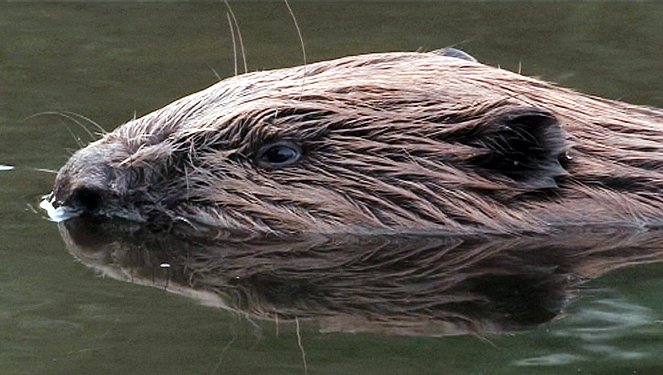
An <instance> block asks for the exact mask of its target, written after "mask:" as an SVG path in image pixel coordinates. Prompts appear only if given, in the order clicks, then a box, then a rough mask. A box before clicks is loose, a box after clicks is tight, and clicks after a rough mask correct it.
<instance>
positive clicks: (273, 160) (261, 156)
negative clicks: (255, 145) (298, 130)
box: [256, 141, 302, 168]
mask: <svg viewBox="0 0 663 375" xmlns="http://www.w3.org/2000/svg"><path fill="white" fill-rule="evenodd" d="M301 156H302V149H301V148H300V147H299V146H298V145H297V144H295V143H293V142H291V141H278V142H275V143H270V144H268V145H264V146H262V147H261V148H260V150H258V156H257V158H256V161H257V163H258V165H260V166H261V167H264V168H280V167H284V166H286V165H290V164H293V163H295V162H297V160H299V158H300V157H301Z"/></svg>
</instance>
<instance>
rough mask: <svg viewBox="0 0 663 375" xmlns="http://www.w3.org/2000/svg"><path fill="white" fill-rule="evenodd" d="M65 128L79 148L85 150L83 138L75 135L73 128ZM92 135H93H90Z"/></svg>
mask: <svg viewBox="0 0 663 375" xmlns="http://www.w3.org/2000/svg"><path fill="white" fill-rule="evenodd" d="M65 128H66V129H67V132H69V134H71V137H72V138H73V139H74V142H76V145H77V146H78V147H79V148H83V147H84V146H85V145H84V144H83V141H82V140H81V138H80V137H78V136H77V135H76V134H74V132H73V131H72V130H71V128H70V127H68V126H67V125H65ZM90 135H92V133H90Z"/></svg>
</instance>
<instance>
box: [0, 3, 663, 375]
mask: <svg viewBox="0 0 663 375" xmlns="http://www.w3.org/2000/svg"><path fill="white" fill-rule="evenodd" d="M291 5H292V7H293V9H294V11H295V13H296V15H297V19H298V21H299V23H300V26H301V28H302V31H303V36H304V41H305V43H306V52H307V58H308V60H309V61H316V60H321V59H326V58H332V57H337V56H344V55H349V54H355V53H362V52H378V51H396V50H399V51H400V50H405V51H411V50H416V49H419V48H423V49H435V48H439V47H443V46H449V45H457V46H459V47H460V48H462V49H464V50H466V51H467V52H469V53H471V54H472V55H474V56H475V57H476V58H477V59H479V60H480V61H482V62H485V63H488V64H491V65H500V66H501V67H504V68H507V69H512V70H518V69H521V70H522V72H523V73H524V74H527V75H533V76H538V77H542V78H544V79H546V80H550V81H555V82H558V83H560V84H562V85H564V86H569V87H573V88H576V89H578V90H581V91H584V92H588V93H591V94H596V95H600V96H604V97H608V98H614V99H620V100H624V101H628V102H632V103H636V104H647V105H653V106H658V107H662V106H663V89H662V88H661V82H662V81H663V77H662V74H663V73H661V72H663V58H662V57H663V56H662V55H661V51H663V49H662V48H661V40H663V28H661V21H660V20H661V19H663V7H662V6H661V5H658V4H657V3H585V4H575V3H563V4H555V3H525V4H523V3H511V2H507V3H451V4H443V3H436V2H421V3H410V2H408V3H397V2H391V3H379V2H367V3H354V2H341V3H338V2H306V3H300V2H293V3H292V4H291ZM233 8H234V11H235V14H236V15H237V18H238V21H239V23H240V26H241V30H242V35H243V37H244V43H245V47H246V57H247V62H248V66H249V69H250V70H259V69H269V68H275V67H282V66H291V65H297V64H301V63H302V62H303V57H302V51H301V46H300V43H299V39H298V37H297V33H296V30H295V28H294V26H293V24H292V22H291V19H290V15H289V14H288V12H287V9H286V7H285V6H284V5H283V4H282V3H278V2H275V3H253V2H251V3H238V4H234V3H233ZM232 51H233V49H232V42H231V39H230V32H229V28H228V24H227V21H226V11H225V8H224V7H223V5H222V4H219V3H210V4H160V3H147V4H130V3H119V4H94V3H90V4H87V3H71V4H40V3H36V4H27V3H26V4H20V3H19V4H16V3H3V4H1V5H0V165H1V166H2V167H0V202H2V204H1V205H0V228H2V229H0V260H1V261H2V268H1V271H0V373H2V374H41V373H43V374H53V373H66V374H89V373H109V374H115V373H118V374H145V373H159V374H182V373H201V374H213V373H215V374H244V373H246V374H254V373H269V374H293V373H305V370H306V371H307V372H308V373H311V374H339V373H343V374H345V373H361V374H382V375H383V374H427V373H431V374H515V373H527V374H561V373H582V374H625V373H628V374H632V373H638V374H658V373H661V372H663V359H661V357H660V353H661V352H663V324H662V323H661V321H662V320H663V302H661V299H660V298H659V297H660V291H661V290H663V267H662V266H661V265H660V264H650V265H641V266H636V267H631V268H623V269H620V270H616V271H612V272H608V273H606V274H603V275H602V276H600V277H598V278H597V279H594V280H592V281H590V282H589V283H585V284H580V285H578V286H577V290H576V293H575V295H576V298H574V299H572V300H571V301H572V302H571V303H570V304H569V305H567V306H566V307H565V308H564V309H563V310H562V311H560V313H559V315H556V317H555V318H554V319H552V320H550V321H549V322H547V323H543V324H542V325H539V326H536V327H533V328H527V329H524V330H518V331H516V332H515V333H511V334H500V333H487V334H485V335H479V336H477V335H467V334H464V335H457V336H443V337H431V336H429V335H394V334H386V333H380V332H361V333H350V332H347V330H342V331H340V332H338V330H337V331H334V332H329V330H324V329H321V327H320V325H318V324H314V323H313V322H309V321H307V320H302V321H298V323H299V329H297V324H296V323H295V322H293V321H283V322H279V323H278V324H276V323H275V322H269V321H262V320H259V319H256V318H255V317H252V316H251V315H246V314H242V313H237V312H235V313H232V312H228V311H225V310H220V309H218V308H215V307H209V306H205V305H203V304H201V303H199V301H194V300H191V299H188V298H184V297H182V296H178V295H176V294H173V293H169V292H168V291H167V290H164V288H158V287H157V288H154V287H145V286H141V285H138V284H136V283H129V282H123V281H118V280H115V279H112V278H108V277H100V273H99V270H97V269H94V268H93V267H88V266H86V265H84V264H81V263H80V262H78V261H76V260H75V259H76V258H75V257H74V256H73V255H72V254H70V253H69V252H68V251H67V248H66V247H65V244H64V242H63V240H62V239H61V237H60V234H59V230H58V228H57V226H56V225H55V224H53V223H51V222H48V221H47V220H45V219H44V217H43V214H42V213H40V212H38V211H37V210H36V209H34V208H35V207H36V205H37V202H38V198H39V196H41V195H42V194H45V193H47V192H48V191H49V190H50V188H51V184H52V181H53V177H54V176H53V174H51V173H48V172H45V171H43V170H56V169H57V168H58V167H59V166H61V165H62V164H63V163H64V162H65V160H66V159H67V156H68V155H69V153H70V152H71V150H73V149H75V148H77V147H78V145H77V139H79V141H80V142H82V143H86V142H88V141H89V139H90V138H89V135H88V134H87V133H86V131H84V130H83V129H82V128H81V127H80V126H78V125H76V124H75V122H72V121H71V120H68V119H67V118H64V117H63V116H58V115H51V114H49V113H51V112H65V113H76V114H81V115H84V116H86V117H88V118H90V119H93V120H94V121H96V122H98V123H99V124H100V125H101V126H102V127H103V128H105V129H107V130H110V129H112V128H114V127H115V126H117V125H118V124H120V123H122V122H124V121H127V120H128V119H130V118H132V117H133V116H134V115H142V114H145V113H148V112H150V111H151V110H153V109H156V108H158V107H161V106H163V105H165V104H167V103H169V102H170V101H172V100H174V99H176V98H178V97H181V96H184V95H186V94H188V93H191V92H193V91H196V90H199V89H202V88H204V87H207V86H209V85H211V84H212V83H214V82H215V81H216V80H217V78H216V75H218V76H221V77H226V76H230V75H232V74H233V71H234V68H233V65H234V64H233V52H232ZM35 115H36V116H35ZM83 122H85V121H83ZM89 128H90V129H92V130H93V131H94V129H93V128H92V127H89ZM9 166H13V167H14V168H13V169H12V168H6V167H9ZM159 270H160V269H157V271H159ZM161 271H163V270H162V269H161ZM155 272H156V271H155ZM150 279H151V278H150ZM154 280H156V281H158V280H161V278H160V275H159V274H158V273H157V274H156V275H155V279H154ZM157 286H158V285H157ZM298 331H299V332H298ZM298 336H299V337H298ZM304 363H305V364H306V367H305V365H304Z"/></svg>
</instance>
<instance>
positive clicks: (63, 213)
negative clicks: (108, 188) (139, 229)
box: [39, 188, 146, 223]
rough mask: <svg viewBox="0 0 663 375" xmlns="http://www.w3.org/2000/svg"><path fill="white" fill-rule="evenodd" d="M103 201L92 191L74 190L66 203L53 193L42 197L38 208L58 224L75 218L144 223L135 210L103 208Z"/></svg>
mask: <svg viewBox="0 0 663 375" xmlns="http://www.w3.org/2000/svg"><path fill="white" fill-rule="evenodd" d="M104 203H105V199H104V198H103V196H102V194H101V193H100V192H97V191H95V190H94V189H89V188H81V189H76V190H75V191H74V192H73V193H72V194H71V196H70V197H69V199H67V200H66V202H62V201H61V200H59V199H57V196H56V194H55V192H51V193H50V194H47V195H45V196H43V197H42V200H41V202H39V207H40V208H41V209H43V210H44V211H46V213H47V215H48V217H49V219H50V220H52V221H54V222H56V223H60V222H63V221H66V220H69V219H72V218H75V217H94V218H112V217H115V218H120V219H126V220H129V221H134V222H145V221H146V219H145V218H144V217H143V215H141V214H140V213H139V212H138V210H137V209H129V208H124V209H116V210H109V209H107V208H104V206H105V205H104Z"/></svg>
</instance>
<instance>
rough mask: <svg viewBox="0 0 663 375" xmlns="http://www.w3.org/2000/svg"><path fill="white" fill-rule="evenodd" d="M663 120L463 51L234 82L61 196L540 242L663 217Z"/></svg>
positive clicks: (99, 163)
mask: <svg viewBox="0 0 663 375" xmlns="http://www.w3.org/2000/svg"><path fill="white" fill-rule="evenodd" d="M662 188H663V110H661V109H656V108H649V107H643V106H636V105H630V104H626V103H622V102H618V101H613V100H607V99H601V98H597V97H591V96H587V95H583V94H579V93H577V92H574V91H571V90H568V89H563V88H559V87H556V86H554V85H552V84H549V83H546V82H542V81H540V80H536V79H533V78H528V77H524V76H521V75H519V74H516V73H512V72H509V71H505V70H501V69H496V68H493V67H489V66H486V65H483V64H480V63H478V62H476V61H474V59H472V58H470V57H468V56H467V55H465V54H463V53H459V52H458V51H454V50H442V51H441V52H440V51H436V52H428V53H382V54H369V55H361V56H351V57H346V58H341V59H337V60H332V61H324V62H319V63H315V64H309V65H306V66H300V67H293V68H288V69H281V70H272V71H264V72H255V73H250V74H244V75H240V76H236V77H232V78H228V79H225V80H223V81H221V82H219V83H217V84H215V85H213V86H211V87H209V88H207V89H205V90H203V91H200V92H198V93H195V94H192V95H190V96H187V97H185V98H182V99H180V100H177V101H175V102H174V103H172V104H169V105H167V106H166V107H164V108H162V109H160V110H157V111H155V112H153V113H150V114H148V115H146V116H144V117H142V118H139V119H135V120H132V121H130V122H128V123H126V124H124V125H122V126H120V127H119V128H117V129H116V130H114V131H113V132H111V133H108V134H106V135H105V136H104V137H103V138H101V139H100V140H98V141H96V142H93V143H91V144H90V145H89V146H87V147H86V148H84V149H82V150H79V151H77V152H76V153H75V154H74V155H73V156H72V157H71V159H70V160H69V161H68V162H67V164H66V165H65V166H64V167H63V168H62V169H61V170H60V172H59V174H58V176H57V178H56V181H55V188H54V190H53V193H52V196H51V198H50V199H51V200H50V201H51V202H52V203H53V205H54V206H55V207H60V208H59V209H60V210H61V211H63V212H67V213H69V214H74V215H77V214H81V213H82V214H85V215H92V216H115V217H124V218H128V219H131V220H137V221H144V222H148V223H152V224H156V225H162V224H170V223H173V222H177V221H183V222H187V223H190V224H192V225H194V226H196V225H201V224H206V225H211V226H214V227H217V228H228V229H237V230H247V231H251V232H266V233H276V234H286V233H298V232H325V233H330V232H352V233H384V232H417V233H421V232H424V233H428V232H436V233H463V234H468V233H469V234H471V233H532V232H535V233H536V232H539V233H540V232H546V231H548V230H550V228H551V227H553V226H558V225H574V224H576V225H586V224H591V225H594V224H606V225H625V226H640V227H652V226H660V225H661V224H663V194H662V192H663V190H662Z"/></svg>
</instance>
